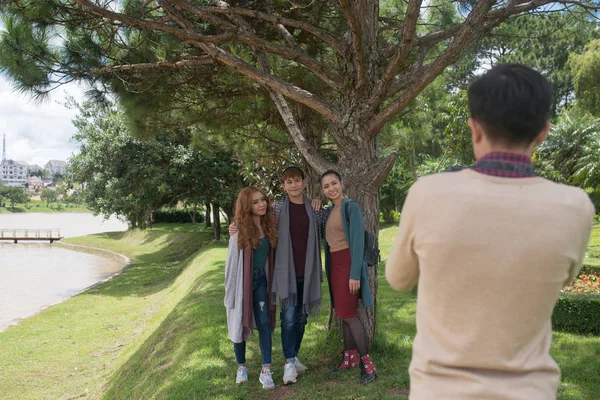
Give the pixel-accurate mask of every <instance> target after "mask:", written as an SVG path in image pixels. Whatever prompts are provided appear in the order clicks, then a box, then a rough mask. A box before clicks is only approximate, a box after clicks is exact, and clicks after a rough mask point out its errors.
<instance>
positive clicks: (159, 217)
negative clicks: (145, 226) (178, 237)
mask: <svg viewBox="0 0 600 400" xmlns="http://www.w3.org/2000/svg"><path fill="white" fill-rule="evenodd" d="M154 222H155V223H157V224H158V223H161V222H163V223H191V222H192V216H191V215H190V213H189V212H187V211H184V210H181V209H170V210H169V209H166V210H159V211H156V212H155V213H154ZM201 222H204V213H203V212H198V213H197V214H196V223H201Z"/></svg>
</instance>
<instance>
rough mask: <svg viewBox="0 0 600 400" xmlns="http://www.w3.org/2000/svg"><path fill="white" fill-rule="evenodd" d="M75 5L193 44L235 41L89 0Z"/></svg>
mask: <svg viewBox="0 0 600 400" xmlns="http://www.w3.org/2000/svg"><path fill="white" fill-rule="evenodd" d="M73 1H74V2H75V3H77V4H79V5H80V6H81V7H83V8H84V9H88V10H90V12H91V13H93V14H96V15H98V16H100V17H102V18H107V19H109V20H111V21H120V22H123V23H126V24H128V25H130V26H134V27H136V28H140V29H146V30H158V31H162V32H167V33H170V34H172V35H174V36H177V37H178V38H181V39H184V40H186V41H191V42H200V43H215V44H219V43H224V42H227V41H230V40H231V39H233V37H234V35H233V34H232V33H223V34H217V35H201V34H199V33H195V32H189V31H186V30H183V29H179V28H175V27H173V26H169V25H166V24H162V23H159V22H153V21H148V20H143V19H139V18H135V17H132V16H130V15H127V14H123V13H119V12H115V11H110V10H107V9H106V8H103V7H100V6H98V5H96V4H94V3H92V2H90V1H89V0H73Z"/></svg>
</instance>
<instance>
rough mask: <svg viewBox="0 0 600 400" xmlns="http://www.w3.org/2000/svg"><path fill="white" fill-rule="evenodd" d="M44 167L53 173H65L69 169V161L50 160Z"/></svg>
mask: <svg viewBox="0 0 600 400" xmlns="http://www.w3.org/2000/svg"><path fill="white" fill-rule="evenodd" d="M44 169H45V170H47V171H49V172H50V173H51V174H52V175H54V174H61V175H64V174H65V172H66V171H67V163H66V162H64V161H61V160H50V161H48V162H47V163H46V165H44Z"/></svg>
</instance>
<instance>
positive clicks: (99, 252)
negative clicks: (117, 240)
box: [0, 241, 131, 333]
mask: <svg viewBox="0 0 600 400" xmlns="http://www.w3.org/2000/svg"><path fill="white" fill-rule="evenodd" d="M52 245H53V246H57V247H60V248H63V249H65V250H71V251H77V252H80V253H86V254H92V255H95V256H98V257H104V258H107V259H110V260H113V261H116V262H119V263H121V267H120V268H119V270H118V271H116V272H115V273H113V274H111V275H110V276H108V277H106V278H104V279H102V280H100V281H97V282H95V283H93V284H91V285H88V286H86V287H85V288H83V289H81V290H79V291H77V292H76V293H73V294H71V295H68V296H65V297H63V298H61V299H60V300H58V301H54V302H52V303H50V304H44V305H43V306H41V307H39V308H38V309H36V310H35V311H33V312H31V313H29V314H27V315H25V316H23V317H18V318H15V319H13V320H11V321H10V322H9V323H8V324H7V325H5V326H0V333H2V332H4V331H6V330H7V329H9V328H11V327H14V326H17V325H19V324H21V323H22V322H23V321H25V320H26V319H28V318H31V317H33V316H35V315H38V314H40V313H41V312H42V311H45V310H47V309H49V308H51V307H54V306H56V305H58V304H60V303H62V302H64V301H67V300H68V299H70V298H72V297H74V296H77V295H80V294H82V293H84V292H87V291H88V290H91V289H93V288H95V287H96V286H98V285H101V284H103V283H105V282H108V281H109V280H111V279H113V278H114V277H116V276H118V275H120V274H122V273H123V271H125V269H127V268H128V267H129V266H130V265H131V259H130V258H129V257H127V256H125V255H123V254H119V253H115V252H113V251H110V250H105V249H100V248H97V247H91V246H84V245H78V244H73V243H67V242H60V241H57V242H54V243H53V244H52Z"/></svg>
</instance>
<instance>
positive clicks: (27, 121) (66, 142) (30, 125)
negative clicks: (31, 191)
mask: <svg viewBox="0 0 600 400" xmlns="http://www.w3.org/2000/svg"><path fill="white" fill-rule="evenodd" d="M67 94H69V95H71V96H73V97H75V98H76V99H77V100H82V99H83V90H82V89H81V87H79V86H78V85H77V84H74V83H72V84H68V85H65V86H62V87H60V88H58V89H56V91H54V92H53V93H52V94H51V95H50V98H49V99H48V100H45V101H43V102H42V103H38V102H36V101H35V100H32V98H31V97H29V96H27V95H25V94H22V93H19V92H16V91H14V90H13V87H12V83H11V82H10V81H9V80H8V79H7V78H6V77H4V76H3V75H2V74H0V146H1V145H2V143H1V141H2V135H3V134H4V133H6V158H8V159H12V160H17V161H23V162H26V163H28V164H38V165H40V166H42V167H43V166H44V164H46V163H47V162H48V161H49V160H63V161H67V159H68V158H69V157H70V156H71V154H73V153H74V152H76V151H77V146H76V145H75V143H72V142H71V141H70V139H71V136H73V134H74V133H75V127H74V126H73V124H72V123H71V120H72V119H73V118H74V117H75V115H76V111H75V110H68V109H67V108H66V107H65V106H64V105H62V104H61V103H64V102H65V99H66V95H67Z"/></svg>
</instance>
